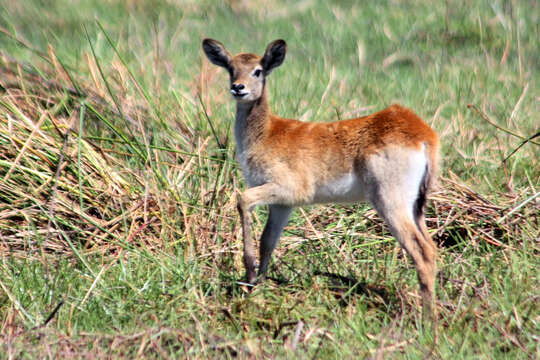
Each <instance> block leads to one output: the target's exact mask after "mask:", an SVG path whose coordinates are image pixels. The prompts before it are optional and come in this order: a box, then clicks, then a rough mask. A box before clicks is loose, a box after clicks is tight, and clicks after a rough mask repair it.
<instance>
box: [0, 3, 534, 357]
mask: <svg viewBox="0 0 540 360" xmlns="http://www.w3.org/2000/svg"><path fill="white" fill-rule="evenodd" d="M363 3H364V2H361V3H357V2H354V1H315V0H312V1H310V0H304V1H300V2H292V1H291V2H287V1H275V0H274V1H267V0H261V1H258V2H254V1H249V2H248V1H241V0H236V1H233V0H229V1H224V2H220V3H219V4H217V5H216V4H215V2H213V1H195V0H186V1H153V2H145V1H128V2H123V1H97V0H92V1H82V0H79V1H69V2H68V1H59V0H57V1H47V2H42V1H38V0H32V1H18V2H13V1H7V0H0V255H1V258H0V288H1V290H0V329H1V330H0V357H2V358H35V357H40V358H44V357H50V358H58V357H67V358H73V357H74V358H79V357H91V356H95V357H115V358H116V357H125V358H133V357H135V356H140V357H158V358H162V357H163V358H167V357H171V358H175V357H177V356H182V357H194V358H207V357H225V358H233V357H240V358H262V357H278V358H280V357H281V358H285V357H294V356H297V357H300V358H343V357H345V358H350V357H353V356H355V357H362V358H365V357H370V358H415V359H416V358H423V357H426V356H431V357H434V358H475V359H476V358H486V359H488V358H489V359H492V358H538V356H539V336H540V329H539V327H540V326H539V321H540V311H539V310H540V309H539V305H538V303H539V301H538V300H539V299H538V288H539V266H538V255H539V250H540V249H539V246H538V245H539V244H538V236H539V235H538V228H539V213H540V203H539V199H538V198H536V199H533V200H532V201H529V202H527V203H525V204H524V202H525V201H526V200H527V199H530V198H532V197H534V196H535V194H537V193H538V188H539V187H540V166H539V163H538V160H537V159H538V158H539V155H540V154H539V147H538V145H539V141H538V138H536V139H535V140H534V141H536V142H528V143H526V144H525V145H524V146H523V147H522V148H520V149H519V150H518V151H517V152H516V153H515V154H513V155H512V156H511V157H510V158H509V159H508V160H507V161H505V162H504V163H503V161H502V160H503V159H504V158H505V157H507V156H508V155H511V153H512V150H514V149H515V148H516V147H517V146H518V145H519V144H520V143H521V142H522V141H523V140H524V139H525V138H527V137H529V136H532V135H534V134H536V133H537V132H538V128H539V121H538V119H539V115H540V106H539V105H540V98H539V94H540V92H539V90H540V89H539V80H540V62H539V61H538V59H539V58H540V49H539V44H538V38H540V31H539V30H540V28H539V24H540V21H539V20H540V19H539V14H540V3H539V2H538V1H525V0H524V1H517V0H515V1H512V0H509V1H456V0H447V1H439V2H434V3H429V2H424V1H415V0H410V1H372V2H365V4H363ZM428 3H429V4H428ZM204 37H214V38H216V39H218V40H220V41H222V42H223V43H224V44H225V45H227V46H228V48H229V49H230V50H231V51H232V52H238V51H253V52H258V53H262V51H263V50H264V48H265V46H266V44H267V43H268V42H269V41H271V40H273V39H275V38H284V39H286V40H287V42H288V45H289V52H288V55H287V59H286V61H285V63H284V65H283V66H282V67H281V68H279V69H277V70H276V71H274V72H273V73H272V75H271V78H270V79H269V83H268V86H269V89H270V94H271V101H272V107H273V109H274V111H275V112H276V113H278V114H280V115H282V116H287V117H295V118H301V119H304V120H306V121H327V120H333V119H336V118H347V117H354V116H360V115H364V114H367V113H369V112H373V111H375V110H377V109H381V108H384V107H385V106H387V105H389V104H391V103H393V102H398V103H401V104H404V105H406V106H409V107H411V108H412V109H414V110H415V111H416V112H417V113H418V114H419V115H420V116H422V117H423V118H424V119H425V120H426V121H427V122H428V123H430V124H431V125H432V126H433V127H434V128H435V129H436V130H437V131H438V132H439V134H440V135H441V139H442V146H443V149H442V157H443V164H442V168H443V173H442V181H441V188H440V191H438V192H437V193H435V194H433V196H432V199H433V200H434V201H433V202H432V204H431V205H430V208H429V210H428V225H429V227H430V229H432V231H433V236H434V240H435V241H436V242H437V243H438V245H439V249H440V257H439V266H440V272H439V274H438V285H437V286H438V288H437V296H438V309H439V322H438V329H439V343H438V345H437V346H434V345H433V339H432V337H431V336H430V334H428V333H424V332H422V331H421V329H420V311H419V297H418V288H417V281H416V275H415V271H414V269H413V268H412V265H411V262H410V260H409V259H408V258H407V257H406V256H405V255H404V253H403V252H402V251H401V250H400V249H399V248H398V247H397V246H396V242H395V240H394V239H393V238H392V237H391V235H390V234H389V232H388V229H387V228H386V227H385V226H384V225H383V224H382V223H381V222H380V220H379V219H378V218H377V216H376V215H375V213H374V212H373V211H372V210H370V209H369V208H368V207H367V206H364V205H355V206H327V207H323V206H317V207H310V208H304V209H301V210H297V211H295V213H294V215H293V218H292V220H291V223H290V224H289V226H288V227H287V228H286V230H285V234H284V236H283V237H282V239H281V243H280V245H279V248H278V249H277V250H276V252H275V255H274V261H273V265H272V266H271V269H270V277H271V280H269V281H267V282H265V283H264V284H261V285H258V286H257V287H256V288H255V289H254V290H253V291H252V292H248V291H247V290H246V289H245V288H244V287H243V286H241V285H239V284H238V283H237V281H239V280H242V276H243V270H242V264H241V256H240V254H241V250H242V247H241V240H240V238H239V234H240V228H239V224H238V217H237V214H236V210H235V208H236V204H235V198H236V196H235V192H236V191H237V190H240V189H242V188H243V186H244V185H243V181H242V179H241V175H240V172H239V169H238V164H237V163H236V161H235V160H234V148H235V146H234V142H233V139H232V136H231V125H232V119H233V116H234V106H233V104H232V101H231V99H230V97H229V95H228V91H227V85H228V79H227V74H226V73H225V71H223V70H220V69H217V68H216V67H214V66H211V65H210V64H208V62H207V61H206V60H205V59H204V57H203V54H202V51H201V48H200V42H201V40H202V39H203V38H204ZM468 104H471V105H472V107H468V106H467V105H468ZM522 204H524V205H523V206H521V207H520V205H522ZM264 220H265V210H264V209H258V210H257V212H256V216H255V226H256V233H257V234H260V231H261V230H262V229H261V228H262V225H263V223H264Z"/></svg>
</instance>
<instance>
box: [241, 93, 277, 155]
mask: <svg viewBox="0 0 540 360" xmlns="http://www.w3.org/2000/svg"><path fill="white" fill-rule="evenodd" d="M269 116H270V107H269V105H268V98H267V95H266V90H265V89H263V93H262V95H261V97H260V98H259V99H257V100H255V101H252V102H249V103H240V102H238V103H237V104H236V119H235V123H234V135H235V138H236V144H237V147H238V153H242V152H244V151H245V150H247V149H248V148H249V147H250V146H251V145H253V144H254V143H255V142H257V140H259V139H260V138H261V136H262V134H263V132H264V128H265V125H266V123H267V121H268V117H269Z"/></svg>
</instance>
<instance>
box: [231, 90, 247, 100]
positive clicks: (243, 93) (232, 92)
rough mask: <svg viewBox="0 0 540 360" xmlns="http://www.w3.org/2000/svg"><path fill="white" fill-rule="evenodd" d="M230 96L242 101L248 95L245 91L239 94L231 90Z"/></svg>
mask: <svg viewBox="0 0 540 360" xmlns="http://www.w3.org/2000/svg"><path fill="white" fill-rule="evenodd" d="M231 94H232V96H234V97H235V98H237V99H242V98H244V97H246V96H247V95H248V94H249V92H247V91H246V92H240V91H235V90H231Z"/></svg>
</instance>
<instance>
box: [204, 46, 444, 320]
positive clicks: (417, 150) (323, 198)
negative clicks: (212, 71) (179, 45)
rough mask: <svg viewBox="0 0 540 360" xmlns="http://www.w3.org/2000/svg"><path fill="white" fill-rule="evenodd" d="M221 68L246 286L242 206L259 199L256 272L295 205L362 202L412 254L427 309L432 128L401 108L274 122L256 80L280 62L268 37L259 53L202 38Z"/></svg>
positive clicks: (279, 50)
mask: <svg viewBox="0 0 540 360" xmlns="http://www.w3.org/2000/svg"><path fill="white" fill-rule="evenodd" d="M202 46H203V49H204V52H205V53H206V56H207V57H208V59H209V60H210V61H211V62H212V63H214V64H215V65H218V66H221V67H224V68H225V69H227V71H228V72H229V75H230V80H231V85H230V91H231V94H232V95H233V97H234V99H235V100H236V103H237V108H236V120H235V125H234V133H235V137H236V143H237V155H238V161H239V163H240V165H241V167H242V171H243V174H244V177H245V179H246V181H247V185H248V189H247V190H246V191H244V192H243V193H242V194H241V195H240V196H239V197H238V211H239V213H240V217H241V221H242V230H243V238H244V265H245V267H246V272H247V281H248V282H250V283H255V282H256V280H257V275H256V272H255V267H256V259H255V248H254V246H253V241H252V239H251V228H250V225H251V216H250V213H251V210H252V209H253V207H254V206H256V205H269V207H270V213H269V216H268V221H267V223H266V226H265V228H264V231H263V233H262V236H261V240H260V241H261V243H260V263H259V270H258V276H260V277H263V276H264V274H265V272H266V270H267V268H268V263H269V261H270V255H271V254H272V251H273V250H274V248H275V246H276V244H277V242H278V240H279V237H280V235H281V232H282V230H283V228H284V227H285V225H286V224H287V222H288V220H289V216H290V215H291V212H292V210H293V208H294V207H295V206H300V205H307V204H315V203H332V202H343V203H347V202H357V201H361V200H367V201H368V202H369V203H371V205H372V206H373V207H374V208H375V209H376V210H377V212H378V213H379V215H380V216H381V217H382V218H383V219H384V220H385V221H386V223H387V224H388V226H389V228H390V231H391V232H392V234H393V235H394V236H395V237H396V239H397V240H398V242H399V243H400V244H401V246H402V247H403V248H404V249H405V250H406V251H407V253H408V254H409V255H410V256H411V257H412V259H413V261H414V265H415V267H416V270H417V272H418V279H419V282H420V289H421V294H422V302H423V308H424V313H425V314H427V315H428V316H429V317H431V316H433V315H434V310H435V307H434V280H435V270H436V264H435V260H436V247H435V245H434V244H433V242H432V241H431V237H430V235H429V233H428V230H427V227H426V224H425V220H424V206H425V203H426V194H427V192H428V190H429V189H430V188H431V187H432V184H433V183H434V181H435V177H436V174H437V161H438V150H439V139H438V136H437V134H436V133H435V132H434V131H433V130H432V129H431V128H430V127H429V126H428V125H427V124H426V123H425V122H424V121H422V120H421V119H420V118H419V117H418V116H417V115H415V114H414V113H413V112H412V111H411V110H409V109H407V108H404V107H401V106H399V105H392V106H390V107H389V108H387V109H384V110H381V111H379V112H377V113H374V114H372V115H368V116H364V117H361V118H357V119H350V120H342V121H336V122H330V123H309V122H302V121H298V120H291V119H284V118H281V117H278V116H276V115H274V114H272V112H271V111H270V107H269V104H268V92H267V90H266V77H267V76H268V75H269V74H270V73H271V72H272V70H274V69H275V68H276V67H278V66H280V65H281V64H282V63H283V60H284V59H285V53H286V49H287V45H286V43H285V41H283V40H276V41H274V42H272V43H270V44H269V45H268V47H267V48H266V51H265V53H264V55H263V56H262V57H261V56H258V55H255V54H249V53H240V54H238V55H235V56H232V55H231V54H230V53H229V52H228V51H227V50H226V49H225V47H224V46H223V45H222V44H221V43H220V42H218V41H216V40H212V39H205V40H204V41H203V43H202Z"/></svg>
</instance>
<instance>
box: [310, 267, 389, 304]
mask: <svg viewBox="0 0 540 360" xmlns="http://www.w3.org/2000/svg"><path fill="white" fill-rule="evenodd" d="M313 275H315V276H322V277H325V278H327V279H328V280H329V281H330V284H329V287H328V289H329V290H330V291H332V292H334V293H335V296H336V298H337V299H338V300H339V304H340V305H341V306H342V307H346V306H348V305H349V304H350V302H351V301H352V299H353V296H354V295H363V296H365V297H367V299H368V302H369V305H370V306H373V307H387V306H388V304H390V303H391V302H392V299H391V296H390V292H389V291H388V290H387V289H386V288H385V287H383V286H377V285H371V284H368V283H367V282H365V281H360V280H358V279H356V278H354V277H351V276H343V275H339V274H334V273H330V272H320V271H316V272H315V273H314V274H313Z"/></svg>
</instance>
